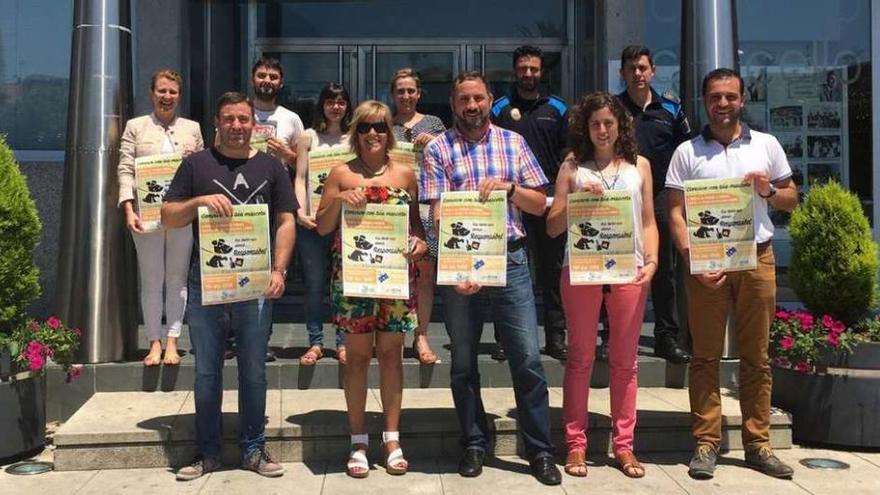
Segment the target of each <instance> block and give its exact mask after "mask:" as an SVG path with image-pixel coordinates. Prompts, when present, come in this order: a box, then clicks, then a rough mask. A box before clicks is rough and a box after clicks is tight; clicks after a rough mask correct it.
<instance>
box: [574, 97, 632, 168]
mask: <svg viewBox="0 0 880 495" xmlns="http://www.w3.org/2000/svg"><path fill="white" fill-rule="evenodd" d="M603 108H607V109H609V110H611V113H612V114H614V118H615V119H617V141H616V142H615V143H614V154H615V155H617V157H619V158H623V159H624V160H626V161H628V162H630V163H632V164H633V165H635V164H636V160H637V159H638V154H639V148H638V144H637V143H636V134H635V126H634V125H633V118H632V115H630V113H629V112H628V111H627V110H626V108H625V107H624V106H623V104H622V103H621V102H620V100H618V99H617V97H616V96H614V95H612V94H611V93H607V92H605V91H597V92H595V93H591V94H589V95H587V96H582V97H581V99H580V100H578V102H577V103H576V104H575V106H574V108H572V112H571V118H570V119H571V120H569V124H568V138H569V141H570V142H569V144H570V145H571V150H572V152H574V157H575V159H576V160H577V161H578V162H583V161H586V160H593V159H594V158H595V157H594V156H593V155H594V154H595V152H596V147H595V146H594V145H593V141H592V140H591V139H590V116H592V115H593V112H595V111H597V110H601V109H603Z"/></svg>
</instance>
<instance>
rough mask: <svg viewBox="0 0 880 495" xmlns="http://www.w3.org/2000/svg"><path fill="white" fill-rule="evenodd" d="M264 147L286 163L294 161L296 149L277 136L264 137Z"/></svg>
mask: <svg viewBox="0 0 880 495" xmlns="http://www.w3.org/2000/svg"><path fill="white" fill-rule="evenodd" d="M266 149H268V150H269V151H270V152H271V153H272V154H273V155H275V156H277V157H278V158H280V159H281V161H283V162H284V163H286V164H288V165H289V164H294V163H296V150H295V149H293V148H291V147H290V146H289V145H288V144H287V143H285V142H284V141H282V140H280V139H278V138H274V137H270V138H268V139H266Z"/></svg>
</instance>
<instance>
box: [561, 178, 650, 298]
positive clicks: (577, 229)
mask: <svg viewBox="0 0 880 495" xmlns="http://www.w3.org/2000/svg"><path fill="white" fill-rule="evenodd" d="M567 211H568V273H569V277H570V278H571V284H572V285H599V284H625V283H629V282H632V281H633V279H635V278H636V270H637V267H636V246H635V237H634V235H633V234H634V232H633V228H634V221H633V218H634V217H633V201H632V193H631V192H630V191H626V190H619V191H605V192H604V194H601V195H597V194H593V193H590V192H579V193H572V194H569V195H568V210H567Z"/></svg>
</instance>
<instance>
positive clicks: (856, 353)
mask: <svg viewBox="0 0 880 495" xmlns="http://www.w3.org/2000/svg"><path fill="white" fill-rule="evenodd" d="M820 362H821V363H822V364H825V365H827V366H832V367H837V368H849V369H857V370H880V342H864V343H861V344H859V345H857V346H855V347H854V348H853V350H852V352H851V353H849V354H841V353H837V352H827V353H825V354H823V355H822V356H821V358H820Z"/></svg>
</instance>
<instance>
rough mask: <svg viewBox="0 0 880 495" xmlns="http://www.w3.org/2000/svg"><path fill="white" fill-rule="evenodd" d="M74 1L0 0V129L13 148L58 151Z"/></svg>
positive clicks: (61, 146)
mask: <svg viewBox="0 0 880 495" xmlns="http://www.w3.org/2000/svg"><path fill="white" fill-rule="evenodd" d="M72 22H73V2H59V1H57V0H3V1H2V2H0V133H3V134H6V139H7V140H8V142H9V144H10V146H11V147H12V148H13V149H16V150H62V149H64V136H65V128H66V126H67V99H68V88H69V80H70V40H71V25H72Z"/></svg>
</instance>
